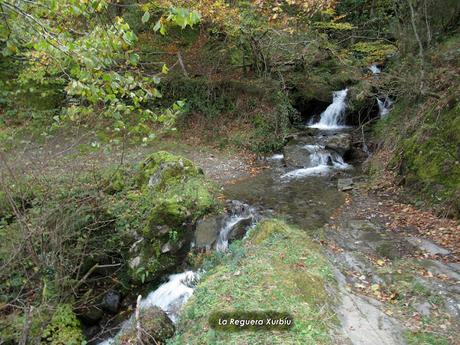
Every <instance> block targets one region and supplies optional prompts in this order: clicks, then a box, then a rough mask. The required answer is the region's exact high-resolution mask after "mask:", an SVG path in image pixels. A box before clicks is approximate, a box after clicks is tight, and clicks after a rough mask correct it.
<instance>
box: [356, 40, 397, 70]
mask: <svg viewBox="0 0 460 345" xmlns="http://www.w3.org/2000/svg"><path fill="white" fill-rule="evenodd" d="M351 49H352V50H353V52H354V53H355V55H356V56H357V57H358V58H360V59H362V60H363V62H364V63H365V64H370V63H373V62H377V61H385V60H386V59H388V58H389V57H391V56H392V55H394V54H395V53H396V50H397V48H396V46H394V45H392V44H388V43H385V42H383V41H372V42H357V43H355V44H354V45H353V46H352V47H351Z"/></svg>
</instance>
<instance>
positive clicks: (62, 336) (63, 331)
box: [41, 304, 84, 345]
mask: <svg viewBox="0 0 460 345" xmlns="http://www.w3.org/2000/svg"><path fill="white" fill-rule="evenodd" d="M83 343H84V337H83V332H82V330H81V325H80V321H79V320H78V319H77V316H76V315H75V313H74V312H73V310H72V307H71V306H70V305H69V304H61V305H59V306H58V308H57V309H56V311H55V313H54V315H53V317H52V319H51V322H50V324H49V325H48V326H47V327H46V328H45V330H44V331H43V334H42V341H41V344H42V345H81V344H83Z"/></svg>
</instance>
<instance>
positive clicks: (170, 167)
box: [137, 151, 203, 190]
mask: <svg viewBox="0 0 460 345" xmlns="http://www.w3.org/2000/svg"><path fill="white" fill-rule="evenodd" d="M198 175H203V171H202V170H201V169H200V168H198V167H196V166H195V164H193V162H192V161H191V160H189V159H187V158H184V157H181V156H177V155H174V154H172V153H169V152H166V151H158V152H155V153H153V154H151V155H150V156H148V157H147V158H146V159H145V160H144V161H143V162H142V163H141V164H140V167H139V171H138V176H137V183H138V185H139V187H141V188H143V187H145V186H146V185H148V186H149V187H153V188H155V190H162V189H163V188H165V187H168V185H171V184H176V183H179V182H180V181H181V180H182V179H184V178H185V177H192V176H198Z"/></svg>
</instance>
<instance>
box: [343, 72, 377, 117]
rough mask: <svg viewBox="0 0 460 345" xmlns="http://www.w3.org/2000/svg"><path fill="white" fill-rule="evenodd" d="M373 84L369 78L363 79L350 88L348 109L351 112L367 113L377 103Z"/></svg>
mask: <svg viewBox="0 0 460 345" xmlns="http://www.w3.org/2000/svg"><path fill="white" fill-rule="evenodd" d="M372 89H373V85H372V83H371V82H370V81H368V80H361V81H360V82H359V83H357V84H355V85H353V86H351V87H350V88H349V90H348V102H347V104H348V111H349V112H350V113H365V112H367V111H368V110H369V109H371V108H372V107H373V106H374V105H375V93H374V92H373V90H372Z"/></svg>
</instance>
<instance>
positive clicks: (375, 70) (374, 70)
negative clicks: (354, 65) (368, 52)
mask: <svg viewBox="0 0 460 345" xmlns="http://www.w3.org/2000/svg"><path fill="white" fill-rule="evenodd" d="M368 69H369V70H370V71H371V72H372V74H380V73H381V72H382V70H381V69H380V68H379V67H378V66H377V65H376V64H375V63H374V64H372V65H370V66H369V67H368Z"/></svg>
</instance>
